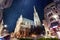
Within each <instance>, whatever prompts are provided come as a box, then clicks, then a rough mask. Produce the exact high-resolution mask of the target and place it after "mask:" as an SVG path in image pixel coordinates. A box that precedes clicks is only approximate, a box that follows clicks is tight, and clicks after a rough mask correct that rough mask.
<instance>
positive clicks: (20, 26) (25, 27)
mask: <svg viewBox="0 0 60 40" xmlns="http://www.w3.org/2000/svg"><path fill="white" fill-rule="evenodd" d="M33 18H34V21H33V20H30V19H27V18H24V17H23V16H22V15H21V16H20V17H19V19H18V20H17V24H16V28H15V31H14V33H18V32H20V34H21V35H23V36H25V37H26V36H27V35H29V31H30V28H31V26H35V27H37V26H41V22H40V19H39V16H38V14H37V12H36V9H35V7H34V17H33Z"/></svg>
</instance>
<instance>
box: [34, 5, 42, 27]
mask: <svg viewBox="0 0 60 40" xmlns="http://www.w3.org/2000/svg"><path fill="white" fill-rule="evenodd" d="M34 24H35V26H40V25H41V22H40V19H39V16H38V13H37V11H36V8H35V6H34Z"/></svg>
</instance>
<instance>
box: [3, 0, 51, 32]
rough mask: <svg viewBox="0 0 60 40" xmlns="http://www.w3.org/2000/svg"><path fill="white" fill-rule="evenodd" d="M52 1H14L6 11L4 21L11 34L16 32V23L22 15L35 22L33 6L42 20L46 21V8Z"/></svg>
mask: <svg viewBox="0 0 60 40" xmlns="http://www.w3.org/2000/svg"><path fill="white" fill-rule="evenodd" d="M51 2H52V0H13V3H12V5H11V7H10V8H7V9H4V14H3V20H4V24H6V25H7V26H8V27H7V29H8V30H9V32H12V31H14V28H15V26H16V21H17V19H18V18H19V16H20V15H21V14H22V15H23V17H25V18H28V19H31V20H33V13H34V10H33V6H35V7H36V10H37V12H38V14H39V17H40V20H41V21H42V20H43V19H44V7H45V6H46V5H47V4H49V3H51Z"/></svg>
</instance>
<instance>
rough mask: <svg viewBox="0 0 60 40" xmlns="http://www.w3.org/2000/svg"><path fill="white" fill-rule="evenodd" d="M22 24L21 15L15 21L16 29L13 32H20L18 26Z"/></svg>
mask: <svg viewBox="0 0 60 40" xmlns="http://www.w3.org/2000/svg"><path fill="white" fill-rule="evenodd" d="M22 22H23V16H22V14H21V15H20V17H19V18H18V20H17V23H16V28H15V31H14V32H18V31H19V30H20V26H21V23H22Z"/></svg>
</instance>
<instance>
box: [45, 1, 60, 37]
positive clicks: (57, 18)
mask: <svg viewBox="0 0 60 40" xmlns="http://www.w3.org/2000/svg"><path fill="white" fill-rule="evenodd" d="M59 7H60V1H59V0H54V2H53V3H51V4H49V5H47V6H46V7H45V9H44V17H45V20H46V22H47V24H48V29H49V30H50V31H49V32H51V35H54V34H55V33H56V31H57V28H58V27H59V26H60V8H59ZM55 36H56V34H55Z"/></svg>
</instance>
